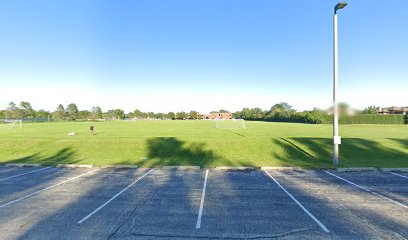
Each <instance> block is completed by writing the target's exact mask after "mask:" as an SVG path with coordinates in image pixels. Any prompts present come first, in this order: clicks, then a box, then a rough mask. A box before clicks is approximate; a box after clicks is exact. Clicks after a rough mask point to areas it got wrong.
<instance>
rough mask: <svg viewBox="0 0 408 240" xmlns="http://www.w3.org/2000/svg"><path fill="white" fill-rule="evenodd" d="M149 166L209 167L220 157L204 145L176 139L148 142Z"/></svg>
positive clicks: (169, 138) (166, 138)
mask: <svg viewBox="0 0 408 240" xmlns="http://www.w3.org/2000/svg"><path fill="white" fill-rule="evenodd" d="M147 150H148V151H147V152H148V158H149V159H148V160H146V161H147V162H146V163H147V165H150V166H152V165H153V166H154V165H156V164H159V165H162V166H164V165H197V166H208V165H210V164H211V163H212V162H214V161H215V160H217V159H219V158H220V157H219V156H217V155H216V154H215V153H214V152H213V151H211V150H207V149H206V145H205V144H204V143H197V142H194V143H187V142H185V141H181V140H179V139H177V138H174V137H164V138H151V139H148V140H147Z"/></svg>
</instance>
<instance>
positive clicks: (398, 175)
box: [390, 172, 408, 179]
mask: <svg viewBox="0 0 408 240" xmlns="http://www.w3.org/2000/svg"><path fill="white" fill-rule="evenodd" d="M390 173H391V174H394V175H396V176H400V177H402V178H406V179H408V177H407V176H404V175H401V174H398V173H394V172H390Z"/></svg>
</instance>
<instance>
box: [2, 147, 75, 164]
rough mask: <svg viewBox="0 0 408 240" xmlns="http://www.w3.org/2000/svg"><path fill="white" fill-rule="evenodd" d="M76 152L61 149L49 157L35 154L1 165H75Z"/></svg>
mask: <svg viewBox="0 0 408 240" xmlns="http://www.w3.org/2000/svg"><path fill="white" fill-rule="evenodd" d="M75 155H76V152H75V151H74V150H73V149H72V148H62V149H61V150H59V151H57V152H56V153H55V154H52V155H51V156H43V154H41V153H35V154H31V155H28V156H24V157H21V158H16V159H12V160H6V161H2V163H4V164H7V163H35V164H42V165H57V164H69V163H76V162H78V160H74V159H76V158H75Z"/></svg>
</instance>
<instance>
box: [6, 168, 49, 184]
mask: <svg viewBox="0 0 408 240" xmlns="http://www.w3.org/2000/svg"><path fill="white" fill-rule="evenodd" d="M49 168H51V167H45V168H40V169H36V170H33V171H30V172H25V173H21V174H17V175H13V176H9V177H5V178H0V181H4V180H7V179H10V178H16V177H20V176H24V175H27V174H30V173H35V172H39V171H43V170H46V169H49Z"/></svg>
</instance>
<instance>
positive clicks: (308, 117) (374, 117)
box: [264, 111, 408, 124]
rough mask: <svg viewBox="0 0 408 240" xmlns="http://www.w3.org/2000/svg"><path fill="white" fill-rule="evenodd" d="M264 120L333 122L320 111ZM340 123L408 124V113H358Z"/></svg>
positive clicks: (282, 115)
mask: <svg viewBox="0 0 408 240" xmlns="http://www.w3.org/2000/svg"><path fill="white" fill-rule="evenodd" d="M264 120H266V121H270V122H296V123H312V124H322V123H326V124H330V123H333V116H332V115H327V114H323V113H321V112H313V111H311V112H303V113H295V112H292V113H285V114H276V115H273V116H268V117H266V118H265V119H264ZM339 123H340V124H404V123H405V124H408V115H402V114H390V115H379V114H360V115H355V116H344V117H340V119H339Z"/></svg>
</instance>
